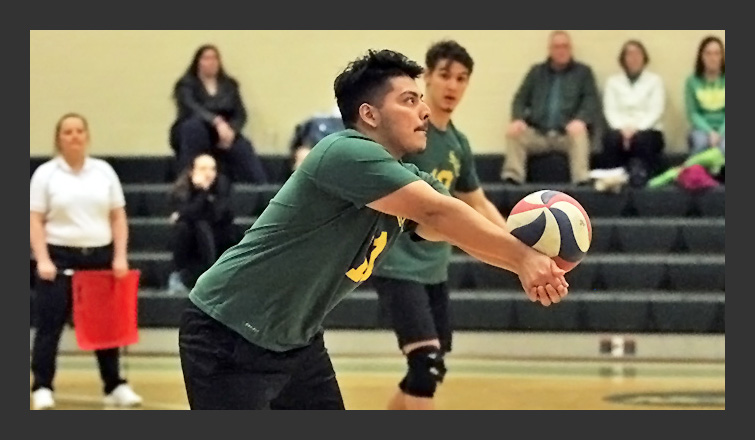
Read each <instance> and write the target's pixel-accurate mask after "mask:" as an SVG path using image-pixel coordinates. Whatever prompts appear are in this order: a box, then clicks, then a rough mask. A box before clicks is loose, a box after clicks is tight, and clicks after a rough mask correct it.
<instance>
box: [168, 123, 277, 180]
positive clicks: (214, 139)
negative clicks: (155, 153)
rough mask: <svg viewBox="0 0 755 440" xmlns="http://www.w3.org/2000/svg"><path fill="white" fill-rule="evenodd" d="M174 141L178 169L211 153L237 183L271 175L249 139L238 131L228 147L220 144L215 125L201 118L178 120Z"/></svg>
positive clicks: (222, 168) (173, 131) (223, 170)
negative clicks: (202, 155) (224, 147)
mask: <svg viewBox="0 0 755 440" xmlns="http://www.w3.org/2000/svg"><path fill="white" fill-rule="evenodd" d="M171 140H172V142H174V143H175V144H176V145H175V147H176V155H177V159H178V164H177V165H178V172H181V171H182V170H184V169H186V168H187V167H189V166H191V163H192V161H193V160H194V158H195V157H197V156H198V155H200V154H202V153H209V154H211V155H212V156H213V157H215V158H216V160H217V161H218V168H220V170H221V171H222V172H224V173H225V174H227V175H229V176H231V178H232V180H233V181H235V182H245V183H267V174H266V173H265V168H264V166H263V165H262V161H261V160H260V158H259V156H258V155H257V154H256V153H255V151H254V147H253V146H252V143H251V142H250V141H249V139H247V138H245V137H244V136H242V135H241V133H237V134H236V139H235V140H234V141H233V144H231V146H230V147H229V148H228V149H222V148H220V147H218V146H217V144H218V133H217V131H216V130H215V128H214V127H213V126H212V125H210V124H209V123H207V122H205V121H204V120H203V119H201V118H199V117H193V118H189V119H187V120H185V121H182V122H178V123H175V124H174V125H173V127H172V128H171Z"/></svg>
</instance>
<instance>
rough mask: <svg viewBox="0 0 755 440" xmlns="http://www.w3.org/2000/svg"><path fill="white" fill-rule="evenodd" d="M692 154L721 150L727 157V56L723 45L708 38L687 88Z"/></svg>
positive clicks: (717, 39)
mask: <svg viewBox="0 0 755 440" xmlns="http://www.w3.org/2000/svg"><path fill="white" fill-rule="evenodd" d="M684 96H685V105H686V107H687V119H688V120H689V123H690V125H691V126H692V129H691V131H690V134H689V147H690V154H691V155H694V154H696V153H699V152H701V151H704V150H705V149H707V148H711V147H717V148H720V149H721V151H722V152H723V153H724V154H726V147H725V143H724V138H725V129H726V115H725V109H726V105H725V104H726V56H725V52H724V43H723V41H722V40H721V39H720V38H718V37H716V36H708V37H705V38H704V39H703V40H702V41H701V42H700V46H699V47H698V50H697V58H696V60H695V71H694V73H693V74H692V75H690V76H689V77H688V78H687V82H686V83H685V88H684Z"/></svg>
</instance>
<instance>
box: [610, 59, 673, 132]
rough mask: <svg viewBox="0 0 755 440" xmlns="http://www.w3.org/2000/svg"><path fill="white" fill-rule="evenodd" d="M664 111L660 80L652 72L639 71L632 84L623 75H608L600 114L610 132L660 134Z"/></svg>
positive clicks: (661, 81)
mask: <svg viewBox="0 0 755 440" xmlns="http://www.w3.org/2000/svg"><path fill="white" fill-rule="evenodd" d="M665 108H666V91H665V88H664V86H663V80H662V79H661V77H660V76H658V75H657V74H655V73H653V72H649V71H647V70H643V71H642V73H641V74H640V76H639V77H638V78H637V81H635V82H634V83H632V82H631V81H629V78H628V77H627V76H626V74H624V73H618V74H615V75H611V76H610V77H609V78H608V80H607V81H606V85H605V90H604V92H603V111H604V112H605V116H606V120H607V121H608V125H609V126H610V127H611V128H612V129H614V130H621V129H622V128H627V127H634V128H635V129H637V130H649V129H653V130H662V129H663V125H662V122H661V120H662V119H663V113H664V111H665Z"/></svg>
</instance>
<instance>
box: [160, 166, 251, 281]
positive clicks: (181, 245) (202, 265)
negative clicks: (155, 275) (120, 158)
mask: <svg viewBox="0 0 755 440" xmlns="http://www.w3.org/2000/svg"><path fill="white" fill-rule="evenodd" d="M170 202H171V206H172V208H173V213H172V214H171V216H170V221H171V223H172V224H173V231H172V232H173V233H172V242H171V248H172V249H171V250H172V252H173V265H174V271H173V272H172V273H171V274H170V277H169V279H168V292H169V293H171V294H188V292H189V289H191V287H193V286H194V283H195V282H196V281H197V278H198V277H199V275H201V274H202V272H204V271H205V270H206V269H207V268H209V267H210V266H211V265H212V263H214V262H215V260H217V258H218V257H219V256H220V255H221V254H222V253H223V252H224V251H225V250H226V249H228V248H229V247H231V246H232V245H234V244H235V243H236V242H237V241H238V240H239V239H240V238H241V237H240V234H239V230H238V229H237V228H236V226H235V225H234V223H233V220H234V213H233V211H232V209H231V183H230V181H229V180H228V178H227V177H225V176H224V175H223V174H219V173H218V172H217V165H216V161H215V159H214V158H213V157H212V156H211V155H209V154H200V155H199V156H196V157H195V158H194V161H193V162H192V164H191V166H190V167H188V168H187V169H186V170H185V171H184V172H183V173H181V175H180V176H179V177H178V179H176V182H175V184H174V187H173V190H172V192H171V195H170Z"/></svg>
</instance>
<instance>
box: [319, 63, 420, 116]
mask: <svg viewBox="0 0 755 440" xmlns="http://www.w3.org/2000/svg"><path fill="white" fill-rule="evenodd" d="M423 71H424V69H423V68H422V66H420V65H419V64H417V63H415V62H414V61H412V60H410V59H409V58H407V57H406V56H404V55H402V54H400V53H398V52H394V51H392V50H388V49H383V50H380V51H376V50H372V49H370V50H369V51H368V52H367V54H366V55H364V56H363V57H361V58H358V59H356V60H354V61H352V62H350V63H349V65H348V66H347V67H346V69H344V71H343V72H341V73H340V74H339V75H338V76H337V77H336V79H335V82H334V83H333V88H334V90H335V94H336V102H337V103H338V109H339V110H340V111H341V119H343V125H344V126H345V127H346V128H354V127H356V123H357V121H358V120H359V106H361V105H362V104H363V103H365V102H366V103H368V104H370V105H374V106H377V107H379V106H380V105H382V103H383V98H385V95H386V94H387V93H388V92H389V91H390V90H391V89H390V80H391V79H393V78H395V77H399V76H408V77H410V78H412V79H416V78H418V77H419V76H420V75H421V74H422V72H423Z"/></svg>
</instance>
